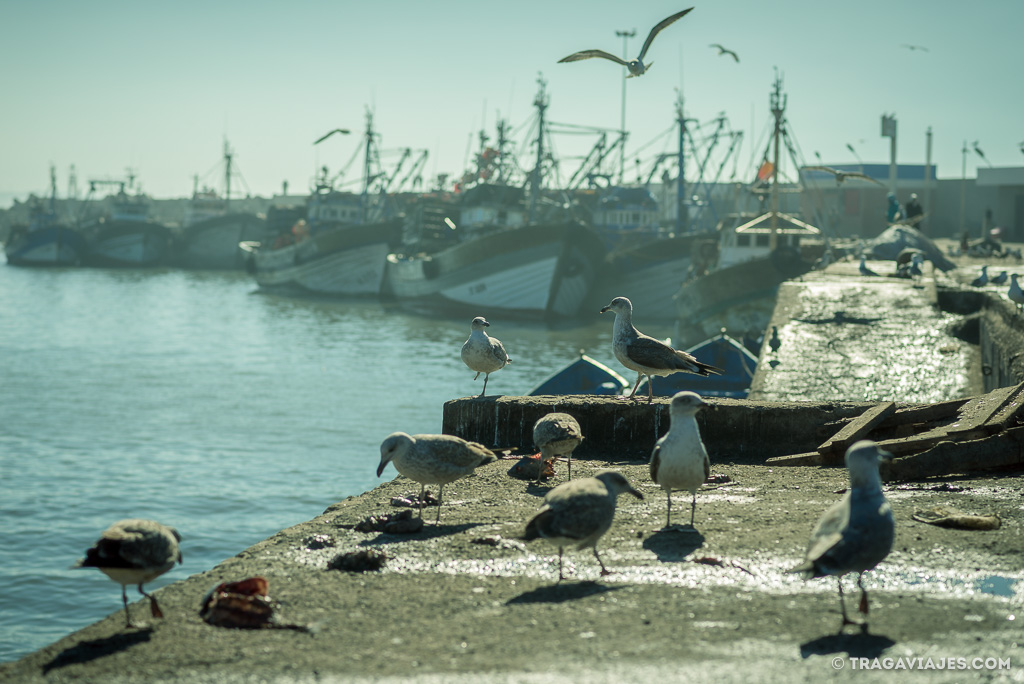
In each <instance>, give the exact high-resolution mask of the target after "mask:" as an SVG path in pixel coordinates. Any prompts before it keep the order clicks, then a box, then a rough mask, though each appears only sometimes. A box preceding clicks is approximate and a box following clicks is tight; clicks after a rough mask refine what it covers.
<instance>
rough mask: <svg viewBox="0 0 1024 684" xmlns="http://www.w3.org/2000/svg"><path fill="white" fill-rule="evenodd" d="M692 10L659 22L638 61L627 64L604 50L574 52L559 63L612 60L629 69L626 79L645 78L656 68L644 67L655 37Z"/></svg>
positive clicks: (649, 36)
mask: <svg viewBox="0 0 1024 684" xmlns="http://www.w3.org/2000/svg"><path fill="white" fill-rule="evenodd" d="M692 9H693V8H692V7H691V8H690V9H684V10H683V11H682V12H676V13H675V14H673V15H672V16H671V17H667V18H665V19H662V20H661V21H660V22H658V24H657V26H655V27H654V28H652V29H651V32H650V33H649V34H648V35H647V40H645V41H644V46H643V48H641V49H640V56H639V57H637V58H636V59H631V60H629V61H628V62H627V61H626V60H624V59H622V58H621V57H616V56H615V55H613V54H611V53H608V52H605V51H604V50H582V51H580V52H574V53H572V54H571V55H569V56H568V57H563V58H562V59H560V60H558V63H559V64H561V63H562V62H578V61H580V60H581V59H590V58H592V57H601V58H602V59H607V60H611V61H612V62H615V63H616V64H621V65H622V66H624V67H626V68H627V69H629V75H628V76H626V78H633V77H634V76H643V75H644V74H645V73H646V72H647V70H648V69H650V68H651V67H652V66H654V62H651V63H650V64H647V65H646V66H645V65H644V57H645V56H646V55H647V50H648V48H650V47H651V43H652V42H654V37H655V36H656V35H658V32H659V31H661V30H662V29H663V28H665V27H666V26H668V25H669V24H672V23H673V22H675V21H676V20H677V19H679V18H681V17H682V16H684V15H685V14H686V13H687V12H689V11H690V10H692Z"/></svg>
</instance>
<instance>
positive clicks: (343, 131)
mask: <svg viewBox="0 0 1024 684" xmlns="http://www.w3.org/2000/svg"><path fill="white" fill-rule="evenodd" d="M351 132H352V131H350V130H348V129H347V128H335V129H334V130H333V131H329V132H327V133H325V134H323V135H321V136H320V137H319V138H317V139H316V140H315V141H314V142H313V144H314V145H319V144H320V143H322V142H323V141H324V140H327V139H328V138H330V137H331V136H332V135H334V134H335V133H340V134H342V135H348V134H349V133H351Z"/></svg>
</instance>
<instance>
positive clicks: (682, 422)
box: [650, 392, 711, 529]
mask: <svg viewBox="0 0 1024 684" xmlns="http://www.w3.org/2000/svg"><path fill="white" fill-rule="evenodd" d="M705 406H707V404H705V403H704V401H703V400H702V399H701V398H700V395H698V394H697V393H696V392H679V393H677V394H676V395H675V396H674V397H672V402H671V403H670V404H669V414H670V416H671V419H672V423H671V425H670V426H669V429H668V432H666V433H665V434H664V435H663V436H662V437H661V439H659V440H658V441H657V443H655V445H654V451H653V452H651V464H650V468H651V479H652V480H654V483H655V484H659V485H661V487H662V489H664V490H665V494H666V495H667V497H668V512H667V513H666V514H665V529H668V528H670V527H672V490H673V489H685V490H686V491H688V492H690V493H691V494H692V495H693V502H692V503H691V504H690V527H693V516H694V514H695V513H696V512H697V490H698V489H700V486H701V485H702V484H704V481H705V480H707V479H708V476H709V475H710V474H711V461H710V460H709V459H708V450H707V449H705V448H704V442H702V441H701V438H700V430H699V429H698V428H697V412H698V411H700V410H701V409H702V408H704V407H705Z"/></svg>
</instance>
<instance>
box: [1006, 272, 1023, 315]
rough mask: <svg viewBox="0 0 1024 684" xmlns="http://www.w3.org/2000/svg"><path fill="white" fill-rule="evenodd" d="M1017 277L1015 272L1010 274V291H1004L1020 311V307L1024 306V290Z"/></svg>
mask: <svg viewBox="0 0 1024 684" xmlns="http://www.w3.org/2000/svg"><path fill="white" fill-rule="evenodd" d="M1019 277H1020V276H1018V275H1017V274H1016V273H1014V274H1013V275H1011V276H1010V291H1009V292H1007V293H1006V296H1007V297H1009V298H1010V301H1011V302H1013V303H1014V304H1016V305H1017V311H1020V310H1021V307H1022V306H1024V290H1022V289H1021V287H1020V283H1018V282H1017V278H1019Z"/></svg>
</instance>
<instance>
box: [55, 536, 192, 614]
mask: <svg viewBox="0 0 1024 684" xmlns="http://www.w3.org/2000/svg"><path fill="white" fill-rule="evenodd" d="M180 541H181V535H180V534H178V531H177V530H176V529H174V528H173V527H168V526H167V525H161V524H160V523H158V522H154V521H152V520H144V519H141V518H132V519H128V520H119V521H118V522H116V523H114V524H113V525H111V526H110V527H108V528H107V529H106V530H105V531H104V532H103V534H102V535H100V538H99V540H98V541H97V542H96V543H95V544H93V546H92V548H90V549H88V550H87V551H86V552H85V558H83V559H81V560H79V561H78V562H77V563H75V565H73V566H72V567H74V568H99V570H100V572H102V573H103V574H104V575H106V576H107V577H109V578H110V579H112V580H114V581H115V582H117V583H118V584H120V585H121V602H122V603H123V604H124V618H125V623H126V625H127V626H128V627H129V628H130V627H134V626H135V625H133V624H132V618H131V614H130V613H129V612H128V594H127V593H126V588H127V586H128V585H129V584H135V585H138V588H139V593H140V594H142V595H143V596H145V597H146V598H148V599H149V609H150V612H151V613H152V615H153V617H155V618H162V617H163V616H164V614H163V611H162V610H160V606H159V604H157V602H156V599H155V598H153V596H152V595H150V594H147V593H146V592H145V591H144V590H143V588H142V585H143V584H145V583H146V582H152V581H153V580H154V579H156V578H157V577H159V576H160V575H162V574H164V573H165V572H167V571H168V570H170V569H171V568H173V567H174V564H175V563H181V549H179V548H178V542H180Z"/></svg>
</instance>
